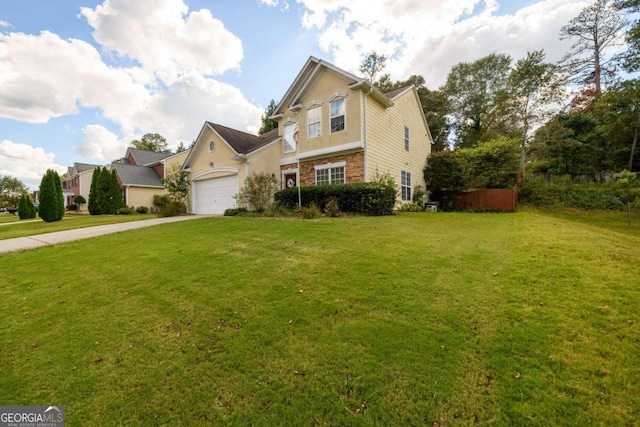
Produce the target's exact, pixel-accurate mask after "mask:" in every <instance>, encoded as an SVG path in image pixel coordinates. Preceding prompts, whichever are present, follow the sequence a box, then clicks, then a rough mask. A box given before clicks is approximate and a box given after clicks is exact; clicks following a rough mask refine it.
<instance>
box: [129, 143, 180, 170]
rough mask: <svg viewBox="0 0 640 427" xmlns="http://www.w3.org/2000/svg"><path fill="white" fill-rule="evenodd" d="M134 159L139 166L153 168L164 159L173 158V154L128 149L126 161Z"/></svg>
mask: <svg viewBox="0 0 640 427" xmlns="http://www.w3.org/2000/svg"><path fill="white" fill-rule="evenodd" d="M129 154H131V157H133V160H134V161H135V164H136V165H139V166H151V165H154V164H158V163H160V161H161V160H162V159H164V158H167V157H169V156H171V155H172V154H171V153H158V152H157V151H148V150H140V149H139V148H133V147H128V148H127V152H126V153H125V155H124V157H125V159H126V158H128V157H129Z"/></svg>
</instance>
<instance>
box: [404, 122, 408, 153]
mask: <svg viewBox="0 0 640 427" xmlns="http://www.w3.org/2000/svg"><path fill="white" fill-rule="evenodd" d="M404 150H405V151H409V128H408V127H406V126H405V127H404Z"/></svg>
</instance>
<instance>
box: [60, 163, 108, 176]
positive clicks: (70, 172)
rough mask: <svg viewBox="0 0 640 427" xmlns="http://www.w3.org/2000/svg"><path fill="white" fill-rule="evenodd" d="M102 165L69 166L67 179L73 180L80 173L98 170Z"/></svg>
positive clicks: (80, 164) (75, 164)
mask: <svg viewBox="0 0 640 427" xmlns="http://www.w3.org/2000/svg"><path fill="white" fill-rule="evenodd" d="M98 166H100V165H93V164H90V163H78V162H75V163H74V164H73V166H69V167H68V168H67V179H69V178H71V177H72V176H74V175H77V174H79V173H80V172H86V171H90V170H93V169H95V168H97V167H98Z"/></svg>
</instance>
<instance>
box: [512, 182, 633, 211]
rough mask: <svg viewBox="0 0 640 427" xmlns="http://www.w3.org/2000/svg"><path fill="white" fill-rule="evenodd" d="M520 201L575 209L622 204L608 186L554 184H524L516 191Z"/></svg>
mask: <svg viewBox="0 0 640 427" xmlns="http://www.w3.org/2000/svg"><path fill="white" fill-rule="evenodd" d="M518 200H519V202H521V203H531V204H532V205H535V206H541V207H568V208H576V209H620V208H621V207H622V204H621V203H620V202H618V200H616V194H615V193H614V192H613V191H611V190H610V189H608V188H585V187H578V186H572V187H569V188H566V187H559V186H554V185H546V186H541V185H534V186H525V187H523V188H521V189H520V190H519V191H518Z"/></svg>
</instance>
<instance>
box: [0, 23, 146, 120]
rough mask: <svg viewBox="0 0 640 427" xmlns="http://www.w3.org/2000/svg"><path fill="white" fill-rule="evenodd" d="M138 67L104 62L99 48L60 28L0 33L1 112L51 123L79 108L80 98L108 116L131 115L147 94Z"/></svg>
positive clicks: (14, 117)
mask: <svg viewBox="0 0 640 427" xmlns="http://www.w3.org/2000/svg"><path fill="white" fill-rule="evenodd" d="M135 74H136V71H135V69H121V68H113V67H109V66H107V65H106V64H104V63H103V62H102V60H101V58H100V54H99V53H98V51H97V50H96V49H95V48H94V47H93V46H91V45H90V44H88V43H86V42H84V41H81V40H77V39H70V40H62V39H61V38H60V37H58V36H57V35H56V34H53V33H50V32H42V33H41V34H39V35H28V34H23V33H10V34H8V35H3V34H0V87H2V88H3V89H2V91H0V117H5V118H9V119H14V120H20V121H24V122H29V123H46V122H47V121H49V119H51V118H53V117H60V116H64V115H70V114H76V113H78V104H81V105H83V106H89V107H102V108H103V109H104V111H105V114H106V115H107V117H109V118H116V116H118V115H122V116H125V115H127V114H128V113H129V112H130V110H131V107H132V105H135V104H136V103H141V102H143V101H144V98H145V96H146V94H147V90H146V89H145V87H144V85H143V84H141V83H139V82H136V77H135Z"/></svg>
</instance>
